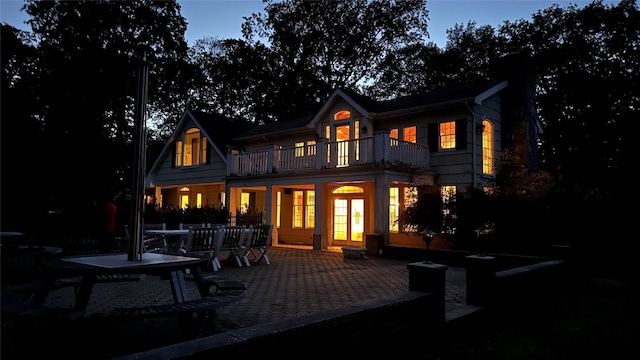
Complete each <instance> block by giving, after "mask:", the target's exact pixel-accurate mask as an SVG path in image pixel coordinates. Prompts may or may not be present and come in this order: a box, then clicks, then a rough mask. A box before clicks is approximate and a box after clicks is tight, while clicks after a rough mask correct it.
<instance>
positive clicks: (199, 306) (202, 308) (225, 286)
mask: <svg viewBox="0 0 640 360" xmlns="http://www.w3.org/2000/svg"><path fill="white" fill-rule="evenodd" d="M209 283H210V286H211V287H214V288H215V290H214V291H213V292H211V293H210V294H209V295H205V296H204V297H201V298H198V299H193V300H187V301H184V302H181V303H173V304H162V305H148V306H138V307H127V308H116V309H113V310H112V311H111V312H109V313H108V314H105V315H104V316H106V317H109V318H158V317H172V316H182V315H192V314H204V313H211V312H212V311H215V309H217V308H220V307H222V306H224V305H227V304H229V303H232V302H235V301H238V300H240V298H241V297H242V295H244V294H245V293H246V292H247V286H246V284H245V283H243V282H241V281H232V280H226V281H209Z"/></svg>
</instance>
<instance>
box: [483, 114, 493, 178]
mask: <svg viewBox="0 0 640 360" xmlns="http://www.w3.org/2000/svg"><path fill="white" fill-rule="evenodd" d="M482 173H483V174H487V175H493V124H491V122H490V121H489V120H484V121H482Z"/></svg>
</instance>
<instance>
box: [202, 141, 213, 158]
mask: <svg viewBox="0 0 640 360" xmlns="http://www.w3.org/2000/svg"><path fill="white" fill-rule="evenodd" d="M203 139H204V141H207V139H206V138H203ZM212 147H213V143H211V142H209V141H207V161H206V163H207V164H211V148H212Z"/></svg>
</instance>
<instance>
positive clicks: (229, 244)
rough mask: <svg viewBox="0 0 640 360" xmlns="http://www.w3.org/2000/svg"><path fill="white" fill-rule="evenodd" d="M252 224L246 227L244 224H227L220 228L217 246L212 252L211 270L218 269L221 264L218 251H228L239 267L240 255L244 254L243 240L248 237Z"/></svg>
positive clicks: (240, 265)
mask: <svg viewBox="0 0 640 360" xmlns="http://www.w3.org/2000/svg"><path fill="white" fill-rule="evenodd" d="M251 227H252V225H249V228H247V226H246V225H228V226H224V227H222V228H221V232H222V233H221V236H220V237H219V238H218V239H219V241H218V246H216V248H215V251H214V252H213V254H212V256H213V271H218V270H219V269H220V268H221V267H222V264H221V263H220V253H221V252H222V251H228V252H229V253H230V256H232V257H233V258H234V259H235V260H236V263H237V264H238V266H239V267H242V260H241V258H242V256H243V254H244V246H245V241H246V240H247V238H248V235H249V232H250V231H251Z"/></svg>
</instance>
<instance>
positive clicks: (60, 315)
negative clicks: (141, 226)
mask: <svg viewBox="0 0 640 360" xmlns="http://www.w3.org/2000/svg"><path fill="white" fill-rule="evenodd" d="M206 261H207V259H206V258H204V257H192V256H178V255H169V254H155V253H144V254H143V257H142V259H141V260H139V261H135V260H134V261H132V260H127V254H97V255H84V256H71V257H64V258H58V259H54V260H50V261H47V262H45V264H44V265H45V267H46V269H47V272H46V277H45V279H44V281H43V282H42V286H41V287H40V288H39V289H38V291H37V293H36V294H35V295H34V296H33V297H32V298H31V301H30V302H28V303H25V304H23V305H24V306H20V307H14V308H13V309H11V310H12V311H5V309H3V316H5V315H7V316H10V317H11V318H13V319H16V320H27V321H35V320H44V319H46V318H49V319H51V318H55V319H56V320H63V319H66V320H68V321H72V320H76V319H78V318H80V317H83V316H84V314H85V312H86V308H87V305H88V303H89V300H90V297H91V293H92V290H93V288H94V285H95V284H96V283H97V282H98V281H97V279H98V278H100V277H108V276H114V275H115V276H127V275H134V276H135V275H137V276H140V275H146V274H150V275H160V276H161V277H162V278H166V279H168V281H169V284H170V288H171V291H172V294H173V299H174V303H173V304H163V305H151V306H142V307H116V308H114V309H113V310H110V311H106V312H103V313H99V314H92V317H106V318H109V319H121V318H156V317H171V316H177V317H179V318H180V319H181V324H183V325H184V326H185V327H186V326H191V325H192V324H191V320H192V318H191V316H190V315H191V314H198V315H201V316H203V315H205V314H206V313H210V314H212V311H213V310H214V309H215V308H217V307H220V306H223V305H225V304H228V303H229V302H232V301H234V300H236V299H238V297H239V296H241V295H243V294H244V292H245V291H246V286H244V283H241V284H240V283H238V284H234V286H227V287H226V288H225V290H227V291H222V292H220V291H219V289H218V287H219V285H218V284H217V283H216V282H215V281H211V280H207V279H205V278H204V276H203V273H202V270H201V267H202V265H203V264H204V263H205V262H206ZM185 270H189V272H190V273H191V274H192V278H193V280H195V282H196V286H197V288H198V292H199V294H200V297H199V298H196V299H190V298H189V294H188V291H187V287H186V283H185V280H184V275H183V272H184V271H185ZM69 277H81V279H82V280H81V282H80V284H79V285H78V290H77V292H76V296H75V304H74V307H73V309H69V308H58V307H46V306H43V304H44V303H45V300H46V298H47V296H48V294H49V292H50V291H51V290H52V289H54V288H55V286H54V285H55V283H56V280H57V279H63V278H69ZM125 303H126V301H125ZM185 330H187V329H185Z"/></svg>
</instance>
